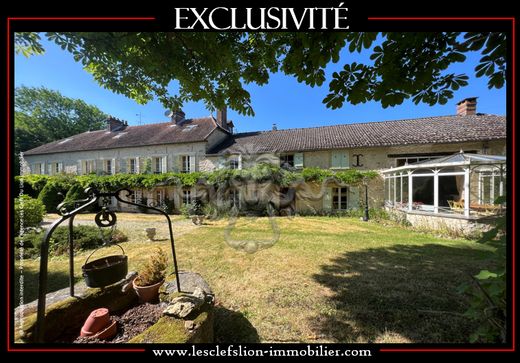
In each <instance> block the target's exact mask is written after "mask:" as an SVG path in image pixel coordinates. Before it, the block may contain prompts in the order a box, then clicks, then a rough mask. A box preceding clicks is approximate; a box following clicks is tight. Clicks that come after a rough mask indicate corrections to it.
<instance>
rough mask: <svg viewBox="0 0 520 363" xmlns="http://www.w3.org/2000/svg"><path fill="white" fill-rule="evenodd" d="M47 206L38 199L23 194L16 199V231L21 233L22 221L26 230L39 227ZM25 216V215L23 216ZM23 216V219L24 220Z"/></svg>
mask: <svg viewBox="0 0 520 363" xmlns="http://www.w3.org/2000/svg"><path fill="white" fill-rule="evenodd" d="M44 215H45V206H44V205H43V203H42V202H41V201H40V200H38V199H33V198H31V197H29V196H27V195H21V196H20V197H18V198H15V200H14V232H15V234H16V235H18V234H19V233H20V222H23V228H24V230H27V229H28V228H34V227H38V226H39V225H40V223H41V222H42V221H43V216H44ZM22 216H23V217H22ZM22 218H23V220H22Z"/></svg>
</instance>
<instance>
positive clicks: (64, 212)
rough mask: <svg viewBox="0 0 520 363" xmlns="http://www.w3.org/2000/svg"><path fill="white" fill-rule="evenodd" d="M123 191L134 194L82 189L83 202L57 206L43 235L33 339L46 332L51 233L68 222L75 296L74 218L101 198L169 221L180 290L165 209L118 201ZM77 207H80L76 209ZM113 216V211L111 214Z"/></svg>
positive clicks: (71, 290)
mask: <svg viewBox="0 0 520 363" xmlns="http://www.w3.org/2000/svg"><path fill="white" fill-rule="evenodd" d="M123 192H126V194H125V195H124V196H125V197H126V198H131V197H132V196H133V192H132V191H131V190H130V189H126V188H121V189H117V190H116V191H114V192H101V191H99V190H97V189H94V188H87V189H86V190H85V193H86V194H87V196H88V197H87V198H85V199H82V200H77V201H73V202H63V203H61V204H60V205H58V208H57V209H58V214H59V215H60V216H61V218H59V219H57V220H56V221H54V222H53V223H52V224H51V226H50V227H49V228H48V229H47V231H46V232H45V234H44V236H43V241H42V244H41V246H40V274H39V276H38V278H39V283H38V308H37V315H36V331H35V337H36V339H35V340H36V341H37V342H43V338H44V331H45V305H46V298H47V272H48V271H47V268H48V262H49V241H50V239H51V237H52V234H53V233H54V231H55V230H56V228H57V227H58V226H59V225H60V224H61V223H63V222H64V221H66V220H67V219H68V221H69V224H68V227H69V236H68V237H69V240H68V242H69V288H70V296H74V237H73V232H74V218H75V217H76V215H77V214H78V213H80V212H82V211H84V210H86V209H87V208H88V207H90V206H92V205H96V203H98V202H99V201H100V200H101V199H102V198H103V200H104V201H107V200H111V198H112V197H113V198H115V199H116V200H117V201H119V202H121V203H124V204H129V205H134V206H137V207H140V208H144V209H147V210H154V211H156V212H158V213H160V214H162V215H163V216H165V217H166V220H167V221H168V229H169V234H170V245H171V249H172V257H173V265H174V269H175V272H174V273H175V281H176V283H177V291H181V286H180V281H179V269H178V266H177V256H176V254H175V242H174V239H173V228H172V222H171V219H170V216H169V215H168V213H166V212H165V211H164V210H162V209H160V208H157V207H155V206H151V205H145V204H139V203H134V202H131V201H129V200H125V199H123V198H121V193H123ZM78 205H79V206H78ZM70 206H72V210H69V209H70ZM111 212H112V213H115V211H111Z"/></svg>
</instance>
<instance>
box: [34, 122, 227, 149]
mask: <svg viewBox="0 0 520 363" xmlns="http://www.w3.org/2000/svg"><path fill="white" fill-rule="evenodd" d="M218 127H219V126H218V125H217V123H216V122H215V119H214V118H213V117H204V118H196V119H188V120H185V121H183V122H182V123H181V124H179V125H175V124H174V123H173V122H163V123H155V124H148V125H142V126H128V127H126V128H124V129H123V130H121V131H107V130H98V131H90V132H84V133H82V134H79V135H74V136H70V137H68V138H66V139H63V140H58V141H54V142H51V143H48V144H45V145H42V146H39V147H37V148H34V149H32V150H29V151H26V152H25V153H24V154H25V155H37V154H50V153H61V152H71V151H85V150H105V149H114V148H122V147H134V146H146V145H160V144H178V143H188V142H200V141H205V140H206V139H207V137H208V136H209V134H211V132H212V131H213V130H215V129H216V128H218Z"/></svg>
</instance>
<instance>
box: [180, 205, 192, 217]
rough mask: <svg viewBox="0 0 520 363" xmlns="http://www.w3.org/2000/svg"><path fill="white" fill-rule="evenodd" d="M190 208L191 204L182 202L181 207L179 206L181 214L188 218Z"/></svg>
mask: <svg viewBox="0 0 520 363" xmlns="http://www.w3.org/2000/svg"><path fill="white" fill-rule="evenodd" d="M190 208H191V204H183V205H181V208H180V212H181V214H182V215H183V216H184V217H186V218H189V217H190Z"/></svg>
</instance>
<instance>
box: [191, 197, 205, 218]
mask: <svg viewBox="0 0 520 363" xmlns="http://www.w3.org/2000/svg"><path fill="white" fill-rule="evenodd" d="M188 214H189V215H196V216H199V215H203V214H204V203H202V201H201V200H200V199H194V200H193V202H192V203H191V204H190V206H189V207H188Z"/></svg>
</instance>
